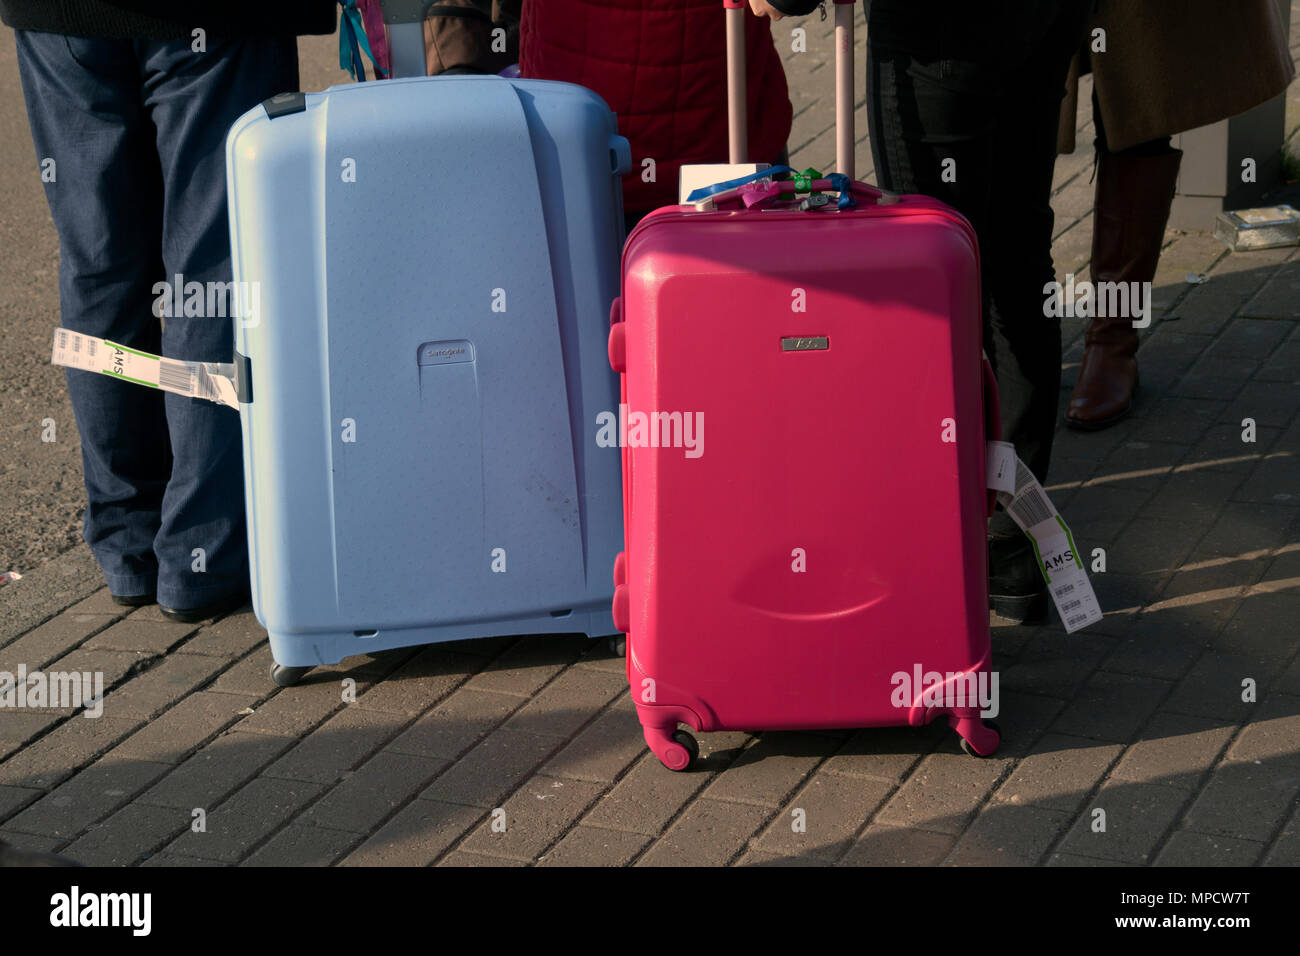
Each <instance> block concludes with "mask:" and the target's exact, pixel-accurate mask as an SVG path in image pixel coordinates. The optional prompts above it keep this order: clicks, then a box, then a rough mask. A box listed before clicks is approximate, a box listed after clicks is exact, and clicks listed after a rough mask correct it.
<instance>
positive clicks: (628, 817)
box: [583, 754, 713, 836]
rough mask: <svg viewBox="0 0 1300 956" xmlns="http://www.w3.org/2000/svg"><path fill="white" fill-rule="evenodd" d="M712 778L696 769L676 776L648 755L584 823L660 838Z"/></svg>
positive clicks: (706, 772) (656, 759) (705, 772)
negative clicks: (662, 832) (671, 822)
mask: <svg viewBox="0 0 1300 956" xmlns="http://www.w3.org/2000/svg"><path fill="white" fill-rule="evenodd" d="M712 776H713V774H712V773H711V772H708V771H700V770H697V769H695V768H694V766H692V769H690V770H688V771H686V772H684V773H673V772H672V771H671V770H668V769H667V768H665V767H664V766H663V764H661V763H660V762H659V760H658V758H656V757H655V756H654V755H653V754H646V756H644V757H643V758H641V760H640V761H639V762H638V763H637V764H636V765H635V766H634V767H633V768H632V769H631V770H630V771H628V773H627V774H626V775H625V776H624V777H623V779H621V780H620V781H619V782H618V783H617V784H615V785H614V788H613V789H612V790H610V791H609V792H608V793H606V794H605V796H604V797H603V798H602V799H601V801H600V802H599V803H597V804H596V806H595V807H593V808H592V809H591V811H590V812H589V813H588V814H587V816H586V817H585V818H583V823H589V824H592V825H593V826H598V827H603V828H606V829H611V830H629V831H631V832H633V833H644V834H647V835H649V836H657V835H658V834H659V833H660V832H661V831H662V830H663V829H664V827H666V826H667V825H668V822H669V821H670V820H671V819H672V818H673V817H674V816H676V815H677V813H678V812H679V811H680V810H681V809H682V807H683V806H685V805H686V803H687V802H688V801H690V800H691V798H692V797H694V796H695V794H696V793H697V792H699V791H700V790H701V789H702V788H703V787H704V785H705V784H707V783H708V781H709V780H710V779H712Z"/></svg>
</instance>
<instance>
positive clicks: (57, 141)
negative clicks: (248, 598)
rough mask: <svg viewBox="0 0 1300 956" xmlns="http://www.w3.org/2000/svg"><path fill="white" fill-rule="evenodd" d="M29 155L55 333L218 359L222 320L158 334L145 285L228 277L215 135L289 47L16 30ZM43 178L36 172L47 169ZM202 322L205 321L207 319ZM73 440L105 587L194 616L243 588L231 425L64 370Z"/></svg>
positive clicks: (211, 413) (243, 542)
mask: <svg viewBox="0 0 1300 956" xmlns="http://www.w3.org/2000/svg"><path fill="white" fill-rule="evenodd" d="M16 38H17V43H18V65H19V72H20V76H21V78H22V85H23V94H24V97H25V99H26V102H27V116H28V120H29V122H30V124H31V130H32V139H33V140H34V141H35V145H36V155H37V157H38V159H39V160H40V161H42V162H44V161H45V160H46V159H53V160H54V165H53V167H52V169H53V172H54V176H53V177H47V178H52V180H53V181H48V182H46V183H45V195H46V198H47V200H48V201H49V205H50V212H51V213H52V215H53V217H54V224H55V227H56V228H57V229H58V233H59V251H60V256H61V261H60V264H59V311H60V320H61V323H62V325H63V326H64V327H65V328H69V329H73V330H75V331H78V332H83V333H86V334H88V335H94V336H98V337H101V338H107V339H111V340H113V341H114V342H118V343H120V344H123V345H127V346H130V347H132V348H135V349H139V350H140V351H144V352H152V353H155V354H159V353H160V354H162V355H166V356H169V357H172V358H178V359H186V360H192V361H221V362H229V361H230V360H231V354H232V349H233V346H234V328H233V320H232V319H231V318H228V317H225V316H224V315H222V316H213V317H207V316H197V315H196V316H189V317H186V316H184V315H177V314H173V316H172V317H169V318H166V319H165V320H160V319H159V318H158V317H157V316H156V315H155V313H154V311H153V307H154V303H155V299H156V298H157V295H156V293H155V292H154V285H155V283H159V282H163V281H171V280H172V277H173V276H175V275H177V274H180V275H182V276H183V277H184V281H185V282H186V283H188V282H200V283H208V282H221V283H226V282H229V281H230V279H231V266H230V232H229V226H228V223H227V218H226V163H225V138H226V131H227V130H228V129H229V128H230V125H231V124H232V123H233V122H234V121H235V120H236V119H237V118H238V117H239V116H240V115H241V114H243V113H244V112H246V111H247V110H249V109H250V108H252V107H253V106H256V105H257V104H258V103H259V102H261V101H262V100H264V99H266V98H267V97H269V96H273V95H274V94H276V93H283V92H285V91H287V90H296V89H297V88H298V54H297V46H296V43H295V41H294V39H292V38H261V39H248V40H240V41H233V42H224V41H210V42H209V43H208V46H207V51H206V52H193V51H192V50H191V48H190V44H189V43H188V42H156V41H144V40H117V39H89V38H80V37H71V36H64V35H61V34H54V33H36V32H32V31H21V30H20V31H17V32H16ZM46 165H47V166H48V164H46ZM204 311H206V310H204ZM67 381H68V393H69V395H70V396H71V399H72V407H73V410H74V411H75V413H76V418H77V428H78V430H79V431H80V433H81V452H82V465H83V470H84V473H85V482H86V497H87V508H86V516H85V526H84V536H85V539H86V542H87V544H89V545H90V548H91V550H92V551H93V552H94V555H95V558H96V560H97V561H98V562H99V566H100V568H101V569H102V570H103V572H104V577H105V579H106V580H107V582H108V586H109V589H110V590H111V591H112V592H113V593H114V594H118V595H144V594H150V593H155V592H156V593H157V596H158V601H159V603H161V604H163V605H165V606H167V607H172V608H177V609H192V608H197V607H201V606H203V605H205V604H209V603H211V602H213V601H218V600H222V599H224V598H227V597H230V596H233V595H236V594H239V593H243V592H246V591H247V590H248V584H249V582H248V541H247V533H246V531H245V526H244V491H243V462H242V448H241V442H240V431H239V415H238V413H237V412H235V411H234V410H233V409H230V408H226V407H223V406H219V405H214V404H211V403H209V402H205V401H201V400H198V399H190V398H183V397H181V396H179V395H173V394H167V393H163V392H159V391H156V390H154V389H150V388H147V387H144V386H140V385H134V384H130V383H127V382H120V381H115V380H113V379H111V378H109V377H108V376H104V375H98V374H95V373H93V372H84V371H74V370H69V371H68V372H67Z"/></svg>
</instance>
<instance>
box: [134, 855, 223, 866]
mask: <svg viewBox="0 0 1300 956" xmlns="http://www.w3.org/2000/svg"><path fill="white" fill-rule="evenodd" d="M140 865H141V866H148V867H155V866H162V867H169V868H170V867H179V866H186V867H202V868H204V869H206V868H208V867H218V866H230V864H229V863H222V862H221V861H220V860H201V859H199V858H198V857H193V856H181V855H180V854H179V853H155V854H154V855H153V856H151V857H149V859H147V860H145V861H144V862H143V863H142V864H140Z"/></svg>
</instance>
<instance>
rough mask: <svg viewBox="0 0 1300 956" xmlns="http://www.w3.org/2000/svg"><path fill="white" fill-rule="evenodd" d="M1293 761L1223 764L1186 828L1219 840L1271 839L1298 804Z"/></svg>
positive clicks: (1190, 812) (1201, 795)
mask: <svg viewBox="0 0 1300 956" xmlns="http://www.w3.org/2000/svg"><path fill="white" fill-rule="evenodd" d="M1297 786H1298V785H1297V775H1296V767H1295V763H1294V761H1276V760H1265V761H1251V762H1246V763H1227V762H1225V763H1222V764H1220V765H1219V766H1218V767H1216V768H1215V770H1214V772H1213V773H1212V774H1211V775H1210V780H1209V782H1208V783H1207V784H1206V785H1205V786H1204V787H1203V788H1202V789H1201V791H1200V793H1199V794H1198V795H1197V797H1196V800H1195V802H1193V804H1192V806H1191V809H1189V810H1188V811H1187V816H1186V819H1185V820H1184V821H1183V825H1184V826H1185V827H1188V828H1189V829H1193V830H1199V831H1201V832H1203V833H1212V834H1215V835H1219V836H1232V837H1237V838H1239V839H1246V840H1256V841H1259V842H1261V843H1263V842H1267V841H1268V840H1270V839H1272V837H1273V833H1274V831H1275V830H1276V829H1277V828H1278V827H1279V825H1280V824H1281V823H1282V821H1283V820H1284V819H1285V818H1286V816H1287V814H1288V813H1289V811H1290V810H1291V807H1292V805H1293V803H1294V801H1295V797H1296V793H1297Z"/></svg>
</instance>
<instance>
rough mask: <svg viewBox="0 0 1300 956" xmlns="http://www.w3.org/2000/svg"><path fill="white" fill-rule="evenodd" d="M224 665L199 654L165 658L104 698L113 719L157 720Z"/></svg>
mask: <svg viewBox="0 0 1300 956" xmlns="http://www.w3.org/2000/svg"><path fill="white" fill-rule="evenodd" d="M224 666H225V662H224V661H222V660H220V659H219V658H213V657H203V656H201V655H198V654H168V655H167V656H166V657H165V658H163V659H162V660H161V661H158V662H157V663H155V664H153V665H152V666H151V667H150V668H149V669H148V670H145V671H142V672H140V673H138V674H135V675H134V676H132V677H131V679H130V680H128V681H126V682H125V683H124V684H121V685H120V686H118V687H114V688H113V690H112V691H111V692H110V693H108V694H106V695H105V697H104V711H105V713H109V714H112V715H113V716H114V717H139V718H143V719H149V718H152V717H156V716H157V715H158V714H160V713H162V712H163V711H164V710H166V709H167V708H168V707H170V706H172V704H174V703H176V702H177V701H178V700H180V699H181V698H182V697H184V696H185V695H186V694H188V693H191V692H192V691H194V690H196V689H197V688H199V687H202V686H203V685H204V684H206V683H207V682H208V681H209V680H210V679H211V678H212V675H214V674H216V673H217V672H218V671H219V670H220V669H221V668H222V667H224Z"/></svg>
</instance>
